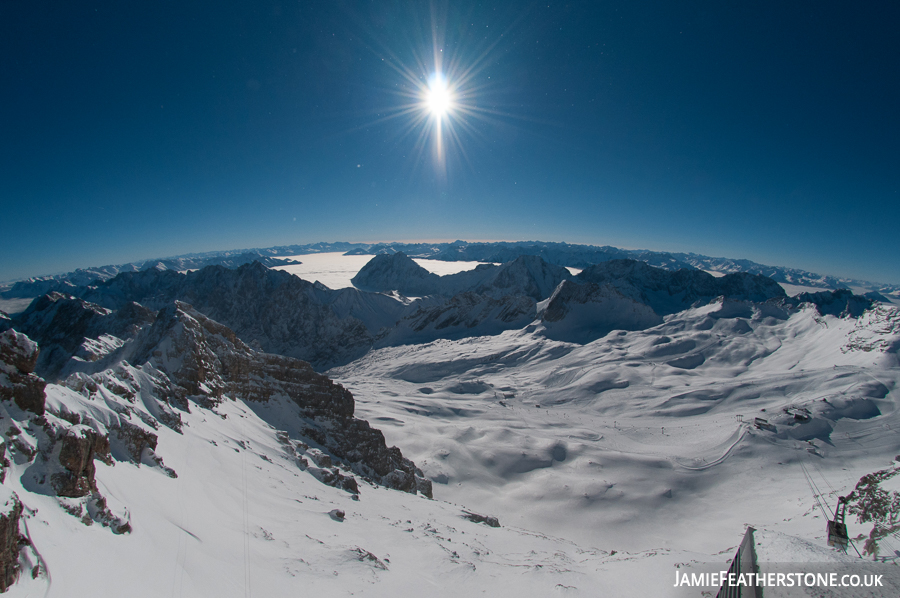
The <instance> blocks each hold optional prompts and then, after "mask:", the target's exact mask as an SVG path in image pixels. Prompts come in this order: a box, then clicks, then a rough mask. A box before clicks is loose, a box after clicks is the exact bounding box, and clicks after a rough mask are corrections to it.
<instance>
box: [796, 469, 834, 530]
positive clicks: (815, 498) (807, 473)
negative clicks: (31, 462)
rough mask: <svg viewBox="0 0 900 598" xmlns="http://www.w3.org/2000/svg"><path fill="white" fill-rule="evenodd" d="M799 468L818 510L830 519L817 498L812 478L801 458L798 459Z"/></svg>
mask: <svg viewBox="0 0 900 598" xmlns="http://www.w3.org/2000/svg"><path fill="white" fill-rule="evenodd" d="M800 468H801V469H802V470H803V475H804V477H805V478H806V484H807V485H808V486H809V490H810V492H812V495H813V499H814V500H815V501H816V504H817V505H818V506H819V510H820V511H822V516H823V517H825V519H830V517H828V514H827V513H826V512H825V508H824V507H823V506H822V503H821V501H820V500H819V495H818V494H817V493H816V490H815V488H814V486H813V483H812V480H811V479H810V477H809V472H808V471H807V470H806V465H805V464H804V463H803V459H802V458H801V459H800Z"/></svg>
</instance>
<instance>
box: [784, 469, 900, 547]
mask: <svg viewBox="0 0 900 598" xmlns="http://www.w3.org/2000/svg"><path fill="white" fill-rule="evenodd" d="M813 465H814V466H815V464H813ZM800 466H801V467H802V468H803V473H804V474H805V475H806V479H807V483H808V484H809V485H810V490H812V491H813V496H814V497H816V503H818V504H819V509H820V510H822V514H823V515H824V516H825V518H826V519H829V517H828V515H827V514H826V513H825V511H824V509H822V504H821V503H819V499H818V497H817V496H816V491H815V490H813V488H814V487H815V488H818V486H816V485H815V483H814V482H812V478H811V476H810V475H809V471H808V470H807V469H806V466H805V465H804V464H803V459H802V457H801V459H800ZM819 473H820V474H821V473H822V472H821V471H819ZM822 478H823V479H825V476H824V475H822ZM825 483H826V484H827V483H828V480H827V479H825ZM828 485H829V486H831V484H828ZM832 491H834V488H833V487H832ZM822 500H823V501H824V500H825V497H824V496H823V497H822ZM825 506H826V507H827V506H828V503H827V502H826V503H825ZM839 506H840V501H838V504H837V505H835V508H834V511H833V512H834V517H832V518H831V519H834V518H836V517H837V509H838V507H839ZM828 510H829V511H831V507H828ZM898 533H900V532H898ZM847 543H848V544H850V546H852V547H853V550H854V551H855V552H856V555H857V556H858V557H859V558H862V554H860V552H859V549H858V548H857V547H856V544H854V543H853V540H851V539H849V538H847Z"/></svg>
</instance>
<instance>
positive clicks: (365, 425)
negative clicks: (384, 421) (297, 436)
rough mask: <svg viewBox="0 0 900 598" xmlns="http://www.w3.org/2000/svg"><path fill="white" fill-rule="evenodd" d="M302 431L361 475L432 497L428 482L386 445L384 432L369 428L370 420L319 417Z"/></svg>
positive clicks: (409, 463) (397, 452)
mask: <svg viewBox="0 0 900 598" xmlns="http://www.w3.org/2000/svg"><path fill="white" fill-rule="evenodd" d="M304 433H305V434H306V435H307V436H308V437H309V438H311V439H312V440H314V441H315V442H317V443H319V444H320V445H322V446H324V447H326V448H327V449H328V450H329V451H331V453H332V454H333V455H334V456H336V457H337V458H339V459H342V460H344V461H346V462H347V463H349V464H350V465H351V466H352V467H354V469H356V470H357V471H358V472H359V473H361V474H362V475H364V476H366V477H369V478H372V479H374V480H375V481H377V482H379V483H381V484H383V485H384V486H387V487H388V488H393V489H395V490H402V491H403V492H410V493H412V494H416V493H417V492H418V493H421V494H423V495H424V496H427V497H428V498H431V496H432V490H431V482H430V481H429V480H426V479H425V478H424V475H423V474H422V472H421V471H419V470H418V469H417V468H416V465H415V463H413V462H412V461H410V460H409V459H407V458H406V457H404V456H403V454H402V453H401V452H400V449H399V448H397V447H395V446H392V447H390V448H388V446H387V444H386V443H385V441H384V434H382V433H381V431H380V430H377V429H375V428H372V427H371V426H370V425H369V422H367V421H364V420H361V419H356V418H341V417H333V418H326V417H320V418H317V419H315V420H314V421H312V422H311V425H310V426H309V427H307V428H306V429H304Z"/></svg>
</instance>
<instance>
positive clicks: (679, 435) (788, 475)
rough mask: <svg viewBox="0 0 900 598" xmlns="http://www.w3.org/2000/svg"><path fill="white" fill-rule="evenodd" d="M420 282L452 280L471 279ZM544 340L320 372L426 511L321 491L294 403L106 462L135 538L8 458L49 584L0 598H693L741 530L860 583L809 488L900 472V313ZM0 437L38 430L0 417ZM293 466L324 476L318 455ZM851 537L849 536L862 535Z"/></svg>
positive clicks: (121, 402)
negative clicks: (41, 485) (371, 430)
mask: <svg viewBox="0 0 900 598" xmlns="http://www.w3.org/2000/svg"><path fill="white" fill-rule="evenodd" d="M295 259H298V260H300V261H302V262H304V263H303V264H301V265H293V266H284V267H280V268H279V269H282V270H286V271H289V272H293V273H295V274H297V275H299V276H301V277H303V278H306V279H308V280H318V281H320V282H322V283H323V284H325V285H326V286H329V287H331V288H343V287H347V286H350V284H349V280H350V278H352V277H353V276H354V275H355V274H356V272H357V271H358V270H359V268H361V267H362V265H364V264H365V263H366V262H368V260H369V259H371V256H343V255H341V254H339V253H333V254H310V255H303V256H296V257H295ZM416 261H417V263H419V264H420V265H422V266H423V267H425V268H427V269H430V267H434V268H438V269H435V270H432V271H434V272H436V273H438V274H448V273H451V271H450V270H440V269H439V268H443V267H444V266H447V267H448V268H449V267H450V266H452V267H454V268H460V269H468V268H470V267H472V264H471V263H470V264H466V265H463V264H461V263H459V262H435V261H432V260H416ZM455 271H459V270H455ZM543 332H544V331H543V330H542V329H541V327H540V325H539V324H538V323H532V324H530V325H526V326H523V327H522V328H521V329H518V330H509V331H506V332H503V333H501V334H497V335H493V336H481V337H471V338H465V339H462V340H447V339H439V340H435V341H433V342H430V343H426V344H418V345H406V346H399V347H388V348H383V349H379V350H376V351H372V352H370V353H369V354H367V355H366V356H364V357H362V358H361V359H358V360H356V361H354V362H352V363H350V364H348V365H346V366H343V367H340V368H336V369H334V370H331V372H329V375H330V376H331V377H332V378H334V379H335V380H336V381H337V382H340V383H342V384H344V385H345V386H347V387H348V388H349V389H350V390H351V391H352V392H353V394H354V397H355V400H356V413H357V416H358V417H362V418H364V419H367V420H368V421H369V422H370V423H371V424H372V425H373V426H375V427H377V428H379V429H381V430H382V431H383V432H384V434H385V437H386V439H387V443H388V445H396V446H398V447H400V448H401V449H402V451H403V454H404V455H405V456H407V457H409V458H411V459H413V460H414V461H415V462H416V463H417V464H418V465H419V466H420V467H421V468H422V470H423V471H424V473H425V474H426V476H427V477H429V478H430V479H431V480H432V481H433V482H434V496H435V500H427V499H424V498H422V497H420V496H414V495H410V494H406V493H403V492H398V491H393V490H387V489H385V488H383V487H378V486H374V485H371V484H369V483H366V482H365V481H363V480H362V479H359V480H358V481H359V485H360V492H359V496H358V500H356V499H354V496H353V495H352V494H350V493H348V492H345V491H343V490H339V489H336V488H333V487H330V486H326V485H324V484H322V483H321V482H320V481H319V480H318V479H317V478H316V472H317V471H321V470H317V469H316V468H314V467H305V466H303V464H302V462H301V461H300V459H298V454H297V453H294V452H292V451H288V450H286V447H285V445H284V443H283V442H282V441H281V440H279V437H278V431H279V430H289V431H291V433H296V432H297V430H296V429H295V428H296V426H298V425H299V424H297V423H296V416H297V413H296V410H297V407H296V405H294V404H293V403H290V402H289V401H283V400H281V399H278V398H276V399H273V400H271V401H269V402H268V403H245V402H244V401H242V400H240V398H239V397H238V398H237V399H235V400H232V399H226V400H224V401H223V402H222V403H221V404H219V405H218V406H217V407H216V409H215V411H213V410H211V409H208V408H203V407H201V406H199V405H197V404H194V403H191V405H190V412H184V411H179V412H178V415H179V416H180V418H181V421H182V430H181V432H180V433H179V432H177V431H175V430H173V429H171V428H168V427H166V426H158V427H156V428H153V429H152V433H153V434H155V435H157V436H158V440H159V442H158V446H157V448H156V450H155V454H156V455H157V456H158V457H160V458H161V459H162V461H163V462H164V463H165V467H163V466H162V465H159V464H157V462H156V461H154V460H152V459H150V460H147V459H144V460H142V464H140V465H138V464H134V463H131V462H129V461H127V460H119V459H117V460H114V461H113V464H112V465H107V464H104V463H101V462H100V461H97V462H96V467H97V473H96V478H97V482H98V487H99V491H100V492H101V493H102V494H103V496H105V497H106V499H107V504H108V508H109V510H110V511H111V512H112V513H113V514H115V515H116V516H117V517H121V518H122V519H123V520H127V521H129V522H130V524H131V526H132V528H133V531H132V532H131V533H128V534H122V535H115V534H113V533H112V532H111V531H110V529H109V528H106V527H103V526H101V525H99V524H96V523H95V524H93V525H90V526H86V525H85V524H84V523H83V522H82V521H81V520H80V519H79V518H77V517H74V516H72V515H71V514H69V513H67V512H66V511H65V510H64V509H63V508H61V505H64V504H69V503H67V502H66V500H61V499H57V498H55V497H54V496H52V495H50V494H47V493H41V492H37V491H33V490H34V488H35V487H36V486H34V484H33V480H34V479H35V476H37V475H39V474H40V473H41V470H40V466H39V465H38V464H34V463H32V464H29V463H27V462H24V461H22V460H21V459H10V461H11V464H10V466H9V468H8V470H7V476H6V480H5V482H4V483H3V484H2V487H0V488H2V491H3V492H2V493H0V500H9V498H10V497H11V493H12V492H15V493H16V494H17V495H18V496H19V497H20V499H22V501H23V503H24V504H25V505H26V514H25V519H24V522H23V530H25V531H27V533H28V535H29V537H30V538H31V542H32V545H33V547H34V551H35V552H34V553H33V554H31V553H28V550H24V551H23V554H26V556H27V555H29V554H30V556H27V558H29V559H31V561H30V562H38V561H40V562H42V563H43V567H44V569H45V573H44V574H42V575H39V576H37V577H36V578H34V579H33V578H32V577H31V576H30V575H27V574H25V575H23V576H22V577H21V578H20V580H19V582H18V583H17V584H16V585H14V586H13V587H12V588H11V589H10V591H9V594H8V595H9V596H37V595H46V596H51V597H52V596H60V597H62V596H87V595H90V596H96V597H98V598H105V597H113V596H123V595H126V596H162V595H172V596H216V597H218V596H232V595H245V596H248V595H257V596H261V595H265V596H293V595H299V594H298V592H299V593H300V594H302V595H304V596H323V597H324V596H344V595H364V596H391V597H396V596H407V595H427V596H453V597H458V596H469V595H476V594H485V595H494V596H522V597H529V596H535V597H538V596H540V597H544V596H553V595H585V596H605V595H611V596H672V595H678V596H682V595H683V596H696V595H699V594H700V590H701V589H700V588H681V589H679V590H675V589H673V588H672V581H673V575H672V573H673V572H674V571H676V570H677V569H676V568H679V569H680V568H691V567H695V568H697V567H704V566H715V567H716V568H718V567H720V566H724V567H726V568H727V564H728V562H729V561H730V559H731V558H732V557H733V554H734V550H735V549H736V546H737V545H738V544H739V543H740V541H741V537H742V535H743V533H744V529H745V527H746V525H748V524H750V525H753V526H754V527H755V528H756V529H757V530H758V531H757V537H758V538H759V546H760V551H761V554H765V555H767V558H770V559H773V560H774V559H777V560H778V561H779V562H795V563H805V562H809V561H812V560H813V559H815V560H816V561H827V560H829V559H831V560H833V561H834V562H835V563H838V565H840V566H850V565H847V564H848V563H849V564H851V565H852V564H855V563H857V562H858V560H856V559H850V557H845V556H843V555H838V554H837V553H835V551H834V550H832V549H829V548H827V547H825V541H824V538H825V520H824V519H823V518H822V516H821V512H820V511H819V510H818V508H817V507H816V503H815V500H814V497H813V495H812V493H811V492H810V488H809V482H808V481H807V477H806V475H805V473H804V471H808V472H809V475H810V479H811V481H812V482H813V483H814V484H815V485H817V486H818V488H819V489H820V490H821V492H822V497H823V499H824V500H825V502H826V504H827V505H829V506H833V505H835V503H836V500H837V497H838V496H841V495H844V494H847V493H848V492H849V491H850V489H851V488H853V486H854V485H855V484H856V482H857V480H858V479H859V478H860V477H861V476H862V475H864V474H866V473H869V472H871V471H875V470H877V469H883V468H885V467H887V466H888V465H889V464H890V462H891V460H892V459H893V458H894V456H895V455H898V454H900V436H898V435H897V433H896V431H897V429H898V426H900V421H898V419H900V415H898V411H897V408H896V398H897V397H896V389H897V386H898V383H900V368H898V361H897V354H896V350H894V351H893V352H891V351H890V348H891V347H896V346H897V339H898V338H900V327H898V314H897V312H896V310H894V309H892V308H888V307H881V308H879V309H876V310H872V311H870V312H868V313H867V314H866V315H864V316H863V317H862V318H860V319H859V320H854V319H850V318H837V317H833V316H820V315H819V314H818V313H817V312H816V311H815V310H814V309H813V308H812V307H811V306H806V307H804V308H803V309H800V310H798V311H796V312H793V313H787V312H781V311H778V310H773V309H766V308H761V307H759V306H754V305H752V304H749V303H742V302H727V301H726V302H714V303H712V304H710V305H706V306H703V307H698V308H694V309H690V310H687V311H684V312H681V313H677V314H674V315H671V316H667V317H666V318H665V319H664V321H663V322H662V323H661V324H659V325H657V326H654V327H652V328H649V329H647V330H641V331H624V330H613V331H612V332H610V333H609V334H607V335H605V336H603V337H602V338H599V339H597V340H594V341H593V342H590V343H587V344H585V345H577V344H572V343H567V342H563V341H560V340H553V339H551V338H548V337H547V336H546V335H545V334H544V333H543ZM120 342H121V341H120V340H119V339H116V338H115V337H103V338H101V339H98V340H97V341H96V342H95V343H92V344H90V346H86V347H85V350H90V352H92V353H93V354H97V355H105V354H107V353H109V352H111V351H113V350H115V349H116V348H117V347H118V346H119V345H120ZM173 367H174V366H173ZM157 374H158V372H156V371H155V370H153V368H152V367H149V366H145V367H143V368H134V367H132V366H128V365H121V366H119V369H114V370H110V371H108V372H104V373H103V375H105V376H106V378H107V379H108V381H109V382H108V385H109V387H107V386H106V385H102V386H100V388H99V389H98V391H97V392H96V393H94V394H93V395H91V396H90V397H88V396H86V395H85V394H84V393H81V392H76V391H75V390H73V389H72V388H67V387H63V386H58V385H52V384H51V385H48V387H47V404H46V405H47V409H48V411H49V412H50V414H49V415H48V416H47V417H48V419H50V420H52V421H56V422H61V421H63V420H62V419H60V417H63V419H65V420H69V419H74V417H73V416H74V415H75V414H80V416H82V417H89V418H90V419H91V420H93V422H96V424H97V425H96V426H95V429H97V431H99V432H105V431H106V430H108V428H109V427H110V426H111V425H114V424H116V423H117V422H121V421H123V420H125V419H127V420H129V421H130V423H132V424H134V425H136V426H138V427H140V428H142V429H146V430H147V431H150V428H148V426H147V424H146V423H145V422H146V421H151V420H153V419H154V418H155V417H156V416H157V415H158V413H157V411H156V410H158V409H160V408H161V407H160V405H161V403H159V402H158V401H156V399H155V398H153V397H151V396H148V395H146V394H145V392H146V389H148V388H150V387H151V386H152V384H150V378H152V377H153V376H155V375H157ZM100 377H102V376H100ZM114 378H115V379H119V380H132V381H133V382H134V384H135V385H136V388H137V389H138V392H137V393H136V396H133V397H130V398H128V397H126V396H123V395H121V394H116V393H114V392H111V391H110V388H111V387H112V386H113V385H114V382H115V381H114ZM786 408H805V409H808V410H809V412H810V414H811V421H809V422H807V423H802V422H800V421H799V420H797V419H796V418H794V416H793V415H791V414H789V413H786V412H785V411H784V409H786ZM0 414H2V416H3V418H4V421H13V420H15V421H18V422H20V423H21V422H22V421H23V418H24V417H25V415H23V414H22V413H21V412H20V411H18V410H17V408H16V407H15V406H14V405H12V404H11V403H7V402H4V403H2V404H0ZM54 414H55V415H54ZM132 415H133V416H134V417H132ZM757 417H759V418H763V419H766V420H767V421H768V422H769V425H770V427H768V428H758V427H756V426H754V425H753V421H754V418H757ZM54 418H55V419H54ZM4 425H6V424H4ZM92 425H93V424H92ZM20 427H23V426H20ZM77 429H78V430H81V431H82V432H84V433H86V429H85V428H83V427H81V426H78V427H77ZM0 431H2V432H3V433H4V437H9V438H12V436H10V435H9V434H8V430H6V429H4V430H0ZM36 434H38V435H39V434H40V433H39V432H36ZM21 436H23V437H24V436H27V434H25V433H23V434H22V435H21ZM23 440H24V441H27V442H32V441H33V442H37V440H39V438H38V437H37V436H35V437H34V438H23ZM9 442H13V440H10V441H9ZM299 457H303V458H305V459H308V460H310V461H313V462H316V463H319V461H321V460H322V455H321V454H320V452H319V451H318V449H317V448H315V447H313V448H308V449H303V450H300V452H299ZM166 468H171V469H172V470H174V471H175V472H177V477H170V476H169V475H167V474H166V471H167V470H166ZM344 473H347V472H344ZM29 480H31V481H29ZM338 511H340V512H343V514H344V515H343V516H339V515H338ZM467 512H469V513H477V514H479V515H484V516H493V517H497V518H498V519H499V522H500V525H501V527H499V528H494V527H489V526H487V525H485V524H483V523H476V522H473V521H470V520H468V519H466V517H465V514H466V513H467ZM847 523H848V524H849V528H850V535H851V537H855V536H856V535H858V534H867V533H868V527H866V526H863V525H859V524H857V523H856V522H855V521H854V520H852V519H851V518H848V521H847ZM891 542H892V540H888V542H886V544H885V547H886V550H884V551H883V555H884V554H886V555H887V556H889V557H890V558H892V559H893V558H895V557H893V556H892V555H893V554H894V552H895V549H896V548H900V544H898V545H897V546H894V545H892V544H890V543H891ZM894 544H897V542H895V541H894ZM851 553H852V551H851ZM896 554H897V556H900V552H897V553H896ZM23 558H25V557H23ZM848 559H850V560H848ZM838 565H835V566H838ZM854 566H855V565H854ZM894 568H895V569H896V567H894ZM707 589H710V588H707ZM689 590H692V591H689ZM712 590H713V593H714V592H715V590H714V589H712ZM767 595H768V593H767Z"/></svg>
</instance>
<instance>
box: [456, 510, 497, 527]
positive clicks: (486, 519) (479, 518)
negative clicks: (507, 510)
mask: <svg viewBox="0 0 900 598" xmlns="http://www.w3.org/2000/svg"><path fill="white" fill-rule="evenodd" d="M463 518H464V519H468V520H469V521H471V522H473V523H483V524H485V525H488V526H490V527H500V520H499V519H497V518H496V517H492V516H490V515H479V514H478V513H472V512H470V511H463Z"/></svg>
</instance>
